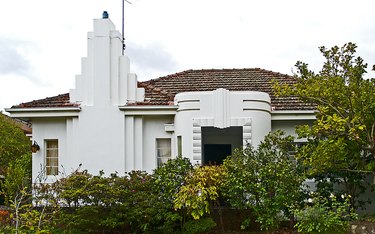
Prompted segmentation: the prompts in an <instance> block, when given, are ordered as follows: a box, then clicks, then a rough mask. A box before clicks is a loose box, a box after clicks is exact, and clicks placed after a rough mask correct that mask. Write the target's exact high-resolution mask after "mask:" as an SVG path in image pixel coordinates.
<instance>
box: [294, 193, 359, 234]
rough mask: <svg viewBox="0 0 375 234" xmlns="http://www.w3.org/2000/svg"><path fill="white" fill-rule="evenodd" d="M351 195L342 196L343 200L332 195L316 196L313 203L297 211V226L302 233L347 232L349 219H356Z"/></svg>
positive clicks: (312, 199)
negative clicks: (351, 203) (351, 204)
mask: <svg viewBox="0 0 375 234" xmlns="http://www.w3.org/2000/svg"><path fill="white" fill-rule="evenodd" d="M349 199H350V196H345V195H342V196H341V201H340V200H339V199H338V198H337V197H336V196H335V195H333V194H332V195H331V196H329V197H328V198H327V197H322V196H319V195H318V196H314V197H313V198H311V201H312V204H308V205H307V206H306V207H305V208H304V209H300V210H297V211H296V216H297V219H298V222H297V224H296V225H295V227H296V228H297V229H298V231H299V232H300V233H327V234H329V233H347V232H348V228H349V221H351V220H353V219H356V217H357V216H356V214H355V213H354V211H353V209H352V208H351V206H350V201H349Z"/></svg>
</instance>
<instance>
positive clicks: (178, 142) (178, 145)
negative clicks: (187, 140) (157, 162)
mask: <svg viewBox="0 0 375 234" xmlns="http://www.w3.org/2000/svg"><path fill="white" fill-rule="evenodd" d="M177 155H178V156H181V155H182V136H177Z"/></svg>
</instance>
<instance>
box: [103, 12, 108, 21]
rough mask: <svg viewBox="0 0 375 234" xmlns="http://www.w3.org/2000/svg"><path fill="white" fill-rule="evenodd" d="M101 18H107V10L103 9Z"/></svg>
mask: <svg viewBox="0 0 375 234" xmlns="http://www.w3.org/2000/svg"><path fill="white" fill-rule="evenodd" d="M102 18H103V19H108V12H107V11H103V16H102Z"/></svg>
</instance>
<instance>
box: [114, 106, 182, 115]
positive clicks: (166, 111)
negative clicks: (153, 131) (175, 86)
mask: <svg viewBox="0 0 375 234" xmlns="http://www.w3.org/2000/svg"><path fill="white" fill-rule="evenodd" d="M119 109H120V110H122V111H124V113H125V115H176V113H177V109H178V106H176V105H168V106H167V105H165V106H160V105H149V106H145V105H143V106H119Z"/></svg>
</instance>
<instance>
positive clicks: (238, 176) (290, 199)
mask: <svg viewBox="0 0 375 234" xmlns="http://www.w3.org/2000/svg"><path fill="white" fill-rule="evenodd" d="M293 147H294V146H293V137H291V136H285V135H284V133H283V132H281V131H277V132H273V133H270V134H268V135H267V136H266V137H265V139H264V140H263V141H262V142H261V144H260V145H259V146H258V148H257V149H254V148H253V147H251V146H249V147H247V148H245V149H243V150H239V149H237V150H235V152H234V153H233V155H231V156H229V157H228V158H227V159H225V160H224V168H225V170H226V174H225V175H226V176H225V177H224V178H223V181H224V182H223V186H222V191H223V194H224V195H225V196H226V197H227V198H228V200H229V202H230V203H231V205H232V206H234V207H237V208H248V209H249V208H250V209H251V210H252V211H253V214H254V215H255V218H256V221H257V222H258V223H260V225H261V229H264V230H270V229H276V228H277V227H278V226H279V223H280V221H281V220H282V219H285V218H286V217H289V218H292V214H291V213H292V212H291V210H290V208H291V207H297V206H298V205H299V203H301V201H302V200H303V198H304V196H303V195H304V190H303V186H302V183H303V182H304V180H305V177H304V173H303V170H302V167H301V166H300V165H299V163H298V162H297V161H296V160H294V159H293V157H292V156H291V155H290V152H291V151H292V150H293ZM249 221H250V220H249V219H247V220H245V222H244V224H243V228H245V227H246V226H247V225H248V224H249Z"/></svg>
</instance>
